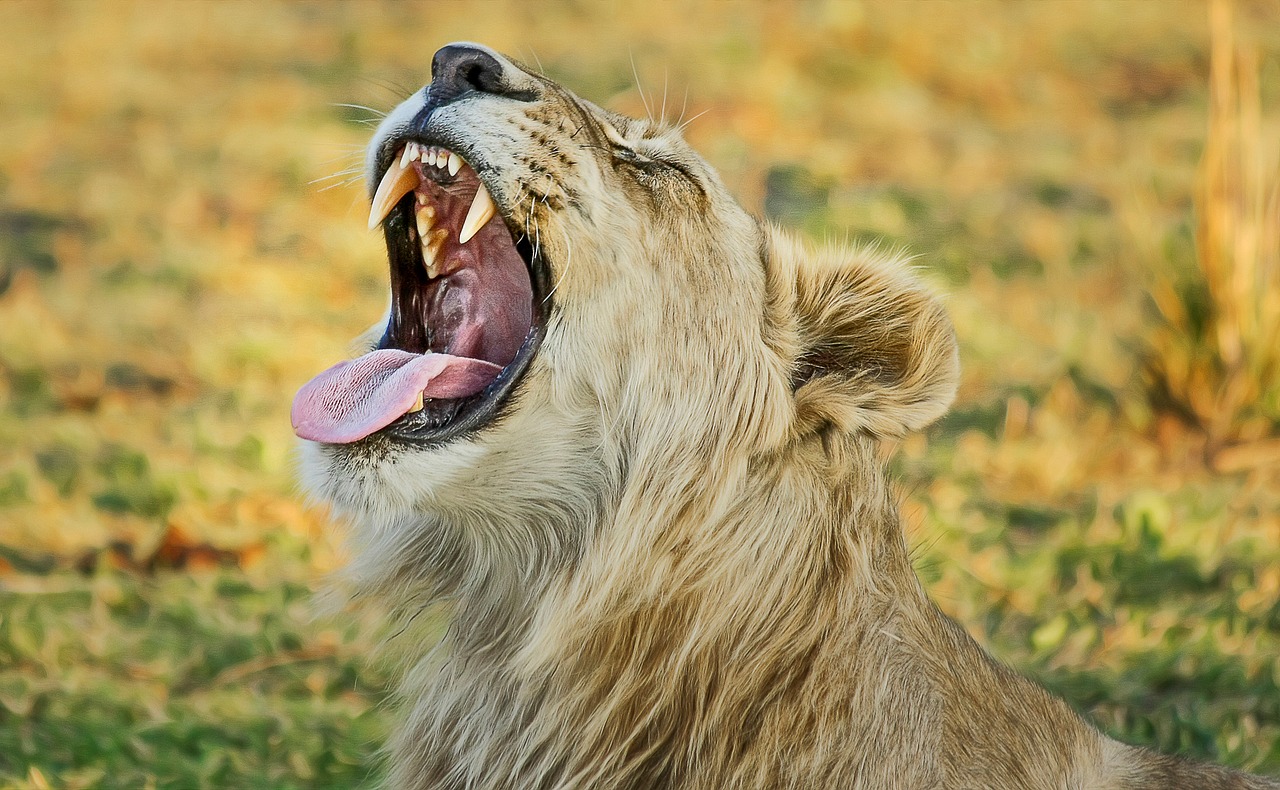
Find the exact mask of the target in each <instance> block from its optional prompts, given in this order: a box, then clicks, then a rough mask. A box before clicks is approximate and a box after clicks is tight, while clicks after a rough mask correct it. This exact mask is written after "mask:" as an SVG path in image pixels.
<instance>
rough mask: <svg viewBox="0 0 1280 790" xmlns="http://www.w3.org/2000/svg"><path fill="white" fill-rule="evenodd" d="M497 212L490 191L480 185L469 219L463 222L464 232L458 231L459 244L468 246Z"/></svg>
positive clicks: (472, 201) (469, 210)
mask: <svg viewBox="0 0 1280 790" xmlns="http://www.w3.org/2000/svg"><path fill="white" fill-rule="evenodd" d="M497 212H498V209H497V207H496V206H494V205H493V198H492V197H490V196H489V190H487V189H485V188H484V184H480V185H479V186H478V187H477V188H476V196H475V197H474V198H473V199H472V200H471V208H470V209H468V210H467V218H466V219H464V220H463V221H462V230H460V231H458V243H459V244H466V243H467V242H469V241H471V237H472V236H474V235H476V233H477V232H478V231H479V230H480V229H481V228H483V227H484V226H485V223H486V222H488V221H489V220H491V219H493V215H494V214H496V213H497Z"/></svg>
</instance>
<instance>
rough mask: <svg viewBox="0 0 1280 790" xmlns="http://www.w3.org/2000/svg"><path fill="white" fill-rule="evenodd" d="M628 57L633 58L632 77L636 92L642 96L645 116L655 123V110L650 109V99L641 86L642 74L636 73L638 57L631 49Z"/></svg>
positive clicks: (641, 100)
mask: <svg viewBox="0 0 1280 790" xmlns="http://www.w3.org/2000/svg"><path fill="white" fill-rule="evenodd" d="M627 55H628V57H630V58H631V77H632V78H633V79H634V80H635V81H636V92H638V93H639V94H640V102H641V103H642V104H644V114H645V117H646V118H648V119H649V121H650V122H651V123H652V122H653V110H651V109H649V97H647V96H645V95H644V87H643V86H641V85H640V73H639V72H638V71H636V56H635V53H633V52H631V51H630V49H628V51H627Z"/></svg>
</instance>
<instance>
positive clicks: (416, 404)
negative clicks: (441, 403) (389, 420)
mask: <svg viewBox="0 0 1280 790" xmlns="http://www.w3.org/2000/svg"><path fill="white" fill-rule="evenodd" d="M424 405H425V404H424V403H423V399H422V393H421V392H419V393H418V399H417V400H416V401H414V402H413V405H412V406H410V407H409V411H408V414H413V413H415V412H420V411H422V407H423V406H424Z"/></svg>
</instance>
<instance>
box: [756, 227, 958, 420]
mask: <svg viewBox="0 0 1280 790" xmlns="http://www.w3.org/2000/svg"><path fill="white" fill-rule="evenodd" d="M770 235H771V246H770V255H769V259H768V260H769V263H768V267H769V274H770V277H769V282H770V288H771V291H772V293H771V294H770V296H771V300H770V302H771V305H772V306H773V309H774V313H775V316H776V317H777V319H779V320H780V321H781V322H782V324H783V325H784V326H785V327H786V328H787V329H788V330H789V331H787V332H785V334H786V335H788V336H789V339H790V341H791V342H790V343H788V344H787V345H788V346H789V348H788V349H787V352H788V354H789V358H790V359H791V360H792V377H791V385H792V391H793V392H794V394H795V407H796V420H797V428H798V429H799V430H800V431H802V432H805V431H814V430H820V429H823V428H825V427H827V426H833V427H835V428H837V429H838V430H840V431H843V432H856V431H862V432H866V433H870V434H873V435H877V436H899V435H902V434H904V433H907V432H909V431H913V430H918V429H920V428H923V427H924V426H926V425H928V424H929V423H930V422H933V421H934V420H936V419H937V418H938V417H940V416H942V414H943V413H945V412H946V410H947V408H948V407H949V406H950V405H951V401H952V400H953V399H954V397H955V388H956V383H957V381H958V379H959V359H958V355H957V349H956V341H955V332H954V330H953V329H952V326H951V322H950V320H949V319H948V317H947V315H946V311H945V310H944V309H943V307H942V303H941V302H940V301H939V300H938V298H937V297H936V296H934V295H933V294H932V293H931V292H930V291H929V290H928V289H927V288H926V287H925V286H924V284H923V283H922V282H921V281H920V280H919V279H918V278H917V277H915V276H914V275H913V274H912V273H911V271H910V269H909V268H908V267H907V265H906V263H905V261H904V259H902V258H901V257H900V256H896V255H893V254H891V253H885V252H882V251H879V250H867V249H863V250H857V249H850V248H845V247H834V246H826V247H821V248H817V249H809V248H806V247H804V246H802V245H801V244H799V243H797V242H796V241H795V240H793V239H791V238H790V237H788V236H786V235H785V234H783V233H781V232H779V231H777V230H771V232H770Z"/></svg>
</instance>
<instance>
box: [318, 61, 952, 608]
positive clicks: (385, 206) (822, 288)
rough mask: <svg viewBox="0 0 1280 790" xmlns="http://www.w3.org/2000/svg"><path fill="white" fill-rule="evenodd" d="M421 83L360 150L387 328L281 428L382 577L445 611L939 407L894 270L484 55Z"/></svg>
mask: <svg viewBox="0 0 1280 790" xmlns="http://www.w3.org/2000/svg"><path fill="white" fill-rule="evenodd" d="M432 68H433V75H434V78H433V81H432V82H431V84H430V85H428V86H427V87H426V88H424V89H423V90H421V91H419V92H417V93H415V94H414V95H413V96H412V97H410V98H409V99H408V100H406V101H405V102H403V103H402V104H401V105H400V106H399V107H397V108H396V109H395V110H394V111H393V112H392V113H390V114H389V115H388V116H387V118H386V119H385V120H384V121H383V123H382V124H381V126H380V128H379V129H378V131H377V133H376V135H375V136H374V139H373V141H372V143H371V144H370V146H369V152H368V173H369V185H370V191H371V192H372V193H373V210H372V213H371V216H370V225H371V227H377V226H378V225H381V227H382V230H383V234H384V236H385V238H386V246H387V250H388V255H389V259H390V268H391V273H390V274H391V306H390V309H389V311H388V313H387V316H386V317H385V318H384V320H383V321H382V322H381V323H380V324H379V325H378V326H377V331H376V332H373V333H372V334H371V337H373V338H375V339H376V340H374V341H371V346H372V348H371V349H370V350H369V351H368V353H366V354H364V355H363V356H361V357H360V358H359V359H356V360H353V361H349V362H344V363H341V364H339V365H337V366H335V367H334V368H331V369H330V370H328V371H325V372H324V373H322V374H320V375H319V376H317V377H316V378H315V379H314V380H312V381H311V382H310V383H308V384H307V385H306V386H305V387H304V388H303V389H302V391H301V392H300V393H299V394H298V397H297V399H296V401H295V403H294V409H293V419H294V425H295V428H296V430H297V432H298V433H299V435H300V436H302V437H303V438H305V439H308V440H310V441H309V442H308V443H307V445H308V446H307V449H306V452H305V453H304V467H305V474H306V477H307V479H308V483H309V485H310V487H311V489H312V490H313V491H314V492H316V493H318V494H319V495H320V496H321V497H322V498H324V499H326V500H328V501H330V502H332V503H333V504H334V505H335V506H336V507H337V508H338V509H339V510H342V511H345V512H347V513H348V514H350V515H351V516H353V519H354V521H356V522H357V523H360V524H362V525H366V531H371V532H372V533H376V534H377V535H379V536H382V537H384V538H387V541H385V547H386V548H387V549H388V551H389V552H390V553H392V554H394V555H395V556H396V557H397V558H399V559H400V560H402V561H406V562H407V559H405V558H408V557H417V558H419V559H421V558H422V557H424V556H430V557H432V558H434V561H435V562H436V563H438V565H439V566H443V568H442V567H437V568H435V570H436V571H440V572H443V573H444V574H445V575H446V576H449V577H450V578H451V579H452V581H451V582H450V581H442V582H440V583H439V585H438V586H436V590H437V591H441V590H444V589H447V588H450V587H452V586H456V585H457V584H458V583H461V581H460V580H461V579H462V577H463V576H465V575H466V571H465V570H459V569H460V568H464V567H467V566H469V565H479V564H482V565H484V567H485V568H486V571H485V572H483V573H481V575H482V576H485V577H487V578H489V579H490V580H492V579H493V578H494V575H493V573H492V571H494V570H495V568H496V567H498V566H503V565H507V566H508V569H509V570H512V571H515V572H516V573H517V575H518V576H522V577H523V576H527V575H529V574H530V573H531V571H530V569H529V567H528V563H530V562H533V561H534V559H535V558H537V559H543V560H546V559H552V558H556V559H560V560H563V559H565V558H566V557H573V556H577V555H578V554H580V553H581V551H582V550H583V548H584V546H586V545H587V544H589V542H590V541H591V540H592V539H593V538H594V537H595V536H596V535H597V533H598V532H599V531H600V530H602V529H604V528H605V527H606V525H607V524H609V523H612V522H614V521H616V520H617V514H618V513H619V512H620V511H621V510H626V511H627V512H628V513H630V514H633V515H634V514H635V512H636V510H637V509H639V508H643V507H645V506H646V505H645V504H644V503H649V504H650V505H651V506H652V507H655V508H658V509H660V510H662V511H663V513H665V514H666V516H674V514H675V513H677V512H679V511H680V510H681V508H685V507H686V506H687V502H688V501H689V500H691V499H697V498H699V497H703V498H705V497H708V496H710V497H712V498H715V497H720V496H739V495H740V494H741V493H742V492H735V491H733V490H732V486H730V487H729V490H724V488H725V486H726V485H729V484H728V483H723V480H722V474H721V470H725V469H734V468H741V467H742V466H743V465H744V464H750V463H752V461H753V459H757V458H761V457H764V456H767V455H769V454H777V453H785V452H788V448H797V447H802V446H810V445H812V444H813V441H811V440H816V441H817V445H816V446H819V447H823V446H825V447H827V448H828V449H830V448H831V447H833V446H834V445H836V444H839V443H840V441H845V440H850V441H861V440H862V439H867V438H871V437H876V436H888V435H894V434H899V433H902V432H904V431H907V430H911V429H915V428H919V427H921V426H923V425H925V424H926V423H928V422H929V421H931V420H933V419H934V418H936V417H937V416H939V415H940V414H941V413H942V412H943V411H944V409H945V408H946V407H947V405H948V404H949V402H950V400H951V397H952V393H953V389H954V385H955V380H956V376H957V363H956V354H955V344H954V339H953V336H952V331H951V328H950V324H949V322H948V321H947V319H946V317H945V315H944V313H943V311H942V309H941V307H940V306H939V304H938V303H937V302H936V301H935V300H934V299H933V297H931V296H930V295H929V294H928V293H927V292H926V291H925V290H924V289H923V288H922V287H921V286H920V285H919V284H918V283H917V282H916V281H915V279H913V278H912V277H911V275H910V274H909V273H908V271H907V270H906V268H905V267H904V266H903V265H902V264H901V263H900V262H899V261H898V260H896V259H894V258H893V257H892V256H889V255H885V254H880V253H875V252H868V251H861V252H858V251H853V250H847V249H839V248H825V249H818V250H811V249H807V248H805V247H804V246H802V245H801V244H799V243H797V242H795V241H793V240H791V239H790V238H788V237H787V236H786V235H785V234H783V233H782V232H780V231H778V230H777V229H775V228H772V227H770V226H768V225H766V224H763V223H761V222H760V221H758V220H756V219H755V218H753V217H752V216H751V215H750V214H748V213H747V212H746V211H744V210H743V209H742V208H741V207H740V206H739V205H738V204H737V203H736V202H735V201H734V200H733V198H731V197H730V195H729V194H728V192H727V191H726V189H725V187H724V185H723V184H722V183H721V181H720V179H719V178H718V176H717V175H716V173H715V172H714V171H713V170H712V169H711V168H710V167H709V166H708V165H707V163H706V162H705V161H704V160H703V159H702V158H701V157H699V156H698V155H697V154H696V153H694V151H693V150H692V149H691V148H690V147H689V146H688V145H687V144H686V143H685V142H684V141H683V139H681V137H680V134H679V132H678V130H677V129H675V128H673V127H671V126H670V125H666V124H663V123H658V122H653V121H645V120H635V119H632V118H628V117H624V116H622V115H619V114H617V113H614V112H610V111H608V110H605V109H602V108H600V107H598V106H596V105H594V104H592V103H590V102H587V101H584V100H583V99H581V98H578V97H577V96H575V95H573V94H572V93H570V92H569V91H567V90H565V89H564V88H562V87H560V86H559V85H557V84H555V83H553V82H551V81H550V80H548V79H547V78H545V77H543V76H541V75H539V74H537V73H535V72H533V71H531V70H529V69H526V68H524V67H522V66H519V65H517V64H516V63H514V62H512V61H511V60H509V59H507V58H505V57H503V56H502V55H499V54H497V53H495V52H493V51H491V50H488V49H486V48H484V47H480V46H477V45H472V44H455V45H451V46H448V47H445V48H443V49H441V50H440V51H439V52H438V53H437V54H436V56H435V59H434V61H433V64H432ZM833 438H834V439H839V440H840V441H836V442H833V441H832V440H833ZM722 483H723V484H722ZM717 487H718V488H719V489H721V490H715V489H717ZM666 516H655V517H654V518H655V519H656V520H655V523H657V522H658V521H661V519H662V518H664V517H666ZM393 535H394V536H397V537H395V538H391V537H390V536H393ZM410 545H413V546H417V547H418V549H417V551H412V550H409V549H408V548H407V547H408V546H410ZM392 546H394V547H396V548H391V547H392ZM551 564H552V565H556V566H557V567H563V563H557V562H552V563H551ZM433 586H435V585H433Z"/></svg>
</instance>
